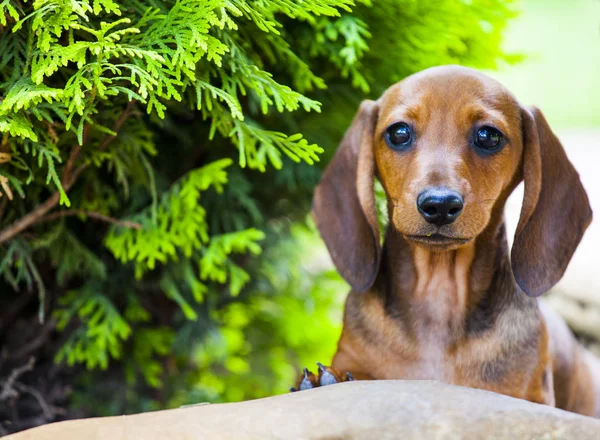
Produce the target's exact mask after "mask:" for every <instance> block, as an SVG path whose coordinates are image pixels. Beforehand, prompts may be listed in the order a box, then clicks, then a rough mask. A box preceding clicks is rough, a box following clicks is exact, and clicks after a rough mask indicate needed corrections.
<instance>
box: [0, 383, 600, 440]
mask: <svg viewBox="0 0 600 440" xmlns="http://www.w3.org/2000/svg"><path fill="white" fill-rule="evenodd" d="M7 439H9V440H109V439H110V440H158V439H161V440H162V439H177V440H179V439H181V440H191V439H328V440H332V439H380V440H385V439H407V440H410V439H415V440H416V439H418V440H422V439H467V440H469V439H473V440H481V439H495V440H504V439H506V440H509V439H510V440H514V439H520V440H527V439H532V440H533V439H536V440H540V439H548V440H550V439H565V440H567V439H568V440H573V439H579V440H587V439H589V440H597V439H600V420H597V419H592V418H588V417H583V416H579V415H577V414H573V413H568V412H565V411H561V410H558V409H555V408H551V407H548V406H545V405H538V404H534V403H530V402H526V401H524V400H519V399H514V398H511V397H506V396H502V395H499V394H495V393H491V392H487V391H481V390H474V389H469V388H463V387H456V386H452V385H445V384H441V383H437V382H432V381H364V382H346V383H342V384H338V385H333V386H328V387H324V388H318V389H315V390H310V391H303V392H298V393H293V394H287V395H282V396H275V397H270V398H266V399H259V400H254V401H248V402H241V403H229V404H219V405H199V406H193V407H186V408H180V409H175V410H169V411H158V412H153V413H146V414H138V415H132V416H122V417H108V418H96V419H87V420H79V421H68V422H60V423H55V424H51V425H46V426H42V427H39V428H35V429H31V430H29V431H25V432H23V433H20V434H17V435H13V436H9V437H7Z"/></svg>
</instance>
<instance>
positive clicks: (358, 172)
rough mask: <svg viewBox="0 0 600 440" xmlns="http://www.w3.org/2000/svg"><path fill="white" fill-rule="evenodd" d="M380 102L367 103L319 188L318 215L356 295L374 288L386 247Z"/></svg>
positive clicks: (338, 264) (334, 256) (315, 204)
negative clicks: (380, 201) (377, 180)
mask: <svg viewBox="0 0 600 440" xmlns="http://www.w3.org/2000/svg"><path fill="white" fill-rule="evenodd" d="M376 119H377V104H376V103H375V102H374V101H363V102H362V104H361V105H360V108H359V110H358V113H357V114H356V116H355V117H354V120H353V121H352V125H350V128H349V129H348V131H347V132H346V134H345V135H344V139H343V140H342V142H341V144H340V145H339V147H338V149H337V152H336V154H335V156H334V157H333V159H332V160H331V162H330V163H329V165H328V166H327V169H326V170H325V172H324V173H323V178H322V179H321V183H320V184H319V185H318V186H317V188H316V190H315V196H314V199H313V210H312V212H313V217H314V219H315V222H316V224H317V227H318V228H319V231H320V232H321V236H322V237H323V240H324V241H325V244H326V245H327V249H328V250H329V253H330V254H331V258H332V260H333V262H334V264H335V266H336V267H337V269H338V271H339V272H340V274H341V275H342V277H344V279H345V280H346V281H347V282H348V283H349V284H350V285H351V286H352V288H353V289H354V290H355V291H358V292H362V291H365V290H367V289H369V288H370V287H371V286H372V285H373V282H374V281H375V277H376V275H377V272H378V269H379V258H380V253H381V246H380V243H379V226H378V224H377V212H376V208H375V195H374V192H373V176H374V168H375V160H374V157H373V130H374V127H375V123H376Z"/></svg>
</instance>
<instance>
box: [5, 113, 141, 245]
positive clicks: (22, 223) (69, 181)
mask: <svg viewBox="0 0 600 440" xmlns="http://www.w3.org/2000/svg"><path fill="white" fill-rule="evenodd" d="M134 106H135V103H134V101H130V102H129V103H128V104H127V107H125V109H124V110H123V113H122V114H121V116H119V118H118V119H117V121H116V122H115V124H114V126H113V131H114V132H115V133H117V134H118V133H119V131H120V129H121V127H122V126H123V124H124V123H125V121H126V120H127V118H129V116H131V113H132V111H133V109H134ZM116 137H117V136H116V135H110V136H108V137H107V138H106V139H104V141H103V142H102V144H101V145H100V148H99V150H100V151H103V150H106V148H108V146H109V145H110V144H111V143H112V142H113V141H114V140H115V139H116ZM80 152H81V146H80V145H76V146H74V147H73V149H72V150H71V154H70V156H69V159H68V160H67V164H66V166H65V169H64V171H63V176H62V179H61V181H62V185H63V189H64V191H65V192H68V191H69V190H70V189H71V187H72V186H73V184H74V183H75V182H76V181H77V178H78V177H79V175H80V174H81V173H82V172H83V171H84V170H85V169H86V168H87V167H88V166H89V163H83V164H81V165H79V167H77V168H76V169H75V170H74V171H72V172H71V169H72V168H73V166H74V164H75V161H76V159H77V157H78V156H79V153H80ZM59 200H60V193H59V192H55V193H54V194H52V195H51V196H50V197H48V198H47V199H46V200H45V201H44V202H43V203H41V204H39V205H38V206H37V207H36V208H34V209H33V210H32V211H30V212H29V213H27V214H25V215H24V216H23V217H21V218H20V219H19V220H17V221H15V222H14V223H12V224H11V225H9V226H8V227H7V228H6V229H4V230H2V231H0V244H2V243H5V242H7V241H8V240H10V239H12V238H13V237H14V236H15V235H17V234H20V233H21V232H23V231H24V230H25V229H27V228H29V227H30V226H32V225H34V224H35V223H38V222H39V221H40V219H41V218H42V217H43V216H45V215H46V214H47V213H48V212H49V211H50V210H51V209H52V208H54V207H56V206H57V205H58V202H59Z"/></svg>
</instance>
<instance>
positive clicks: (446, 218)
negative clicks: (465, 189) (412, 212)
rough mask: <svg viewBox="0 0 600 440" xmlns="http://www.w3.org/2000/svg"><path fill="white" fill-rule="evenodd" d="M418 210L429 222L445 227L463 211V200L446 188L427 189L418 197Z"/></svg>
mask: <svg viewBox="0 0 600 440" xmlns="http://www.w3.org/2000/svg"><path fill="white" fill-rule="evenodd" d="M417 208H418V209H419V212H420V213H421V215H422V216H423V218H424V219H425V220H427V222H429V223H433V224H434V225H438V226H443V225H447V224H450V223H452V222H453V221H454V220H456V219H457V218H458V216H459V215H460V213H461V212H462V210H463V198H462V197H461V195H460V194H459V193H457V192H456V191H450V190H449V189H446V188H431V189H426V190H425V191H423V192H422V193H421V194H419V197H417Z"/></svg>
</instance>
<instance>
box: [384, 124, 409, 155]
mask: <svg viewBox="0 0 600 440" xmlns="http://www.w3.org/2000/svg"><path fill="white" fill-rule="evenodd" d="M385 140H386V141H387V143H388V145H389V146H390V147H391V148H393V149H395V150H398V149H403V148H406V147H407V146H408V145H410V141H411V140H412V133H411V130H410V127H409V126H408V125H406V124H405V123H404V122H398V123H396V124H392V125H390V126H389V127H388V128H387V130H386V131H385Z"/></svg>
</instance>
